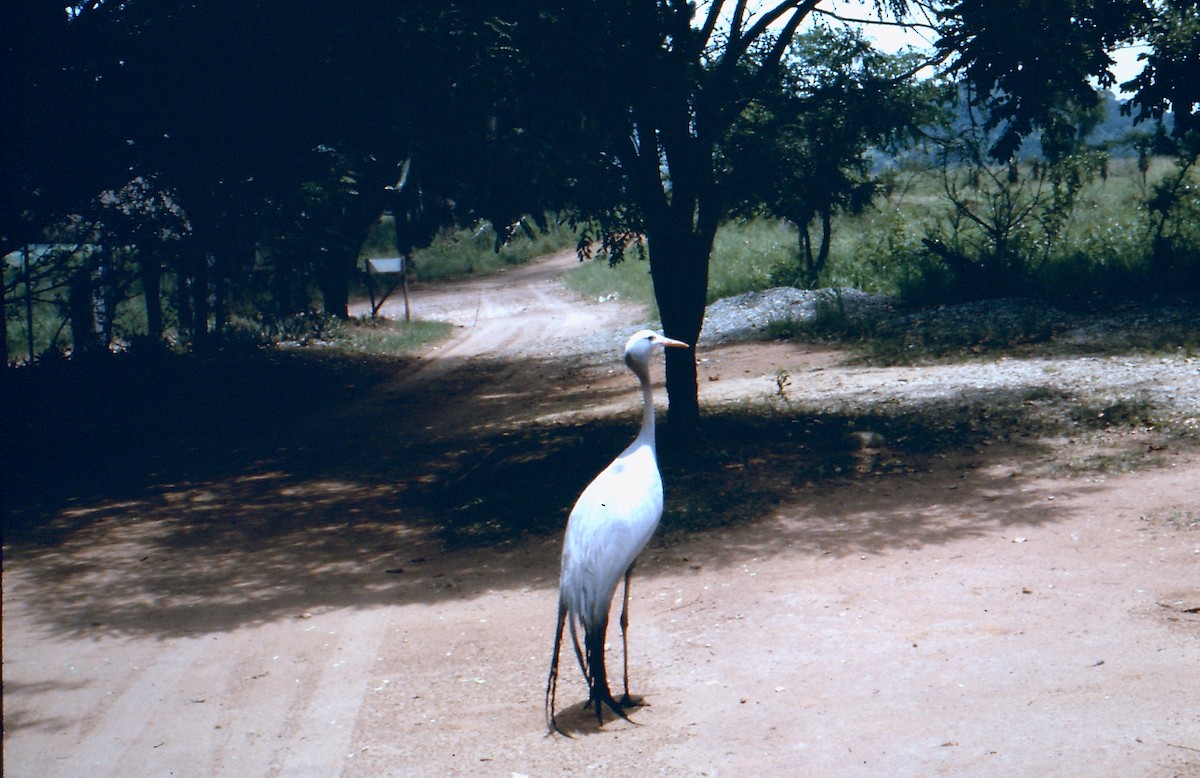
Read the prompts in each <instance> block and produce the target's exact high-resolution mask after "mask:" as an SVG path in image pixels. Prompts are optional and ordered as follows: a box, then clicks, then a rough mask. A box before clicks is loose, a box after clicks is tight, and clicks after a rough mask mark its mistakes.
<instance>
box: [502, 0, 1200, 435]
mask: <svg viewBox="0 0 1200 778" xmlns="http://www.w3.org/2000/svg"><path fill="white" fill-rule="evenodd" d="M846 6H847V4H846V3H834V2H826V1H825V0H776V1H775V2H766V3H751V2H749V0H711V2H707V3H699V4H697V3H693V2H688V0H604V1H603V2H601V1H600V0H595V1H594V2H575V3H569V4H568V3H565V2H559V3H546V2H536V0H529V2H527V3H524V4H514V5H513V6H511V7H510V8H509V9H508V11H507V13H509V14H510V15H511V16H512V17H513V18H516V19H518V22H517V23H516V24H514V25H513V32H512V34H513V37H514V40H515V42H516V47H517V48H518V49H519V50H521V51H523V52H525V54H526V55H527V57H528V58H529V61H530V62H531V63H533V64H531V66H530V67H531V78H530V81H531V82H532V83H533V84H535V88H536V90H537V94H539V95H542V96H543V100H544V101H545V102H547V103H548V102H549V100H548V99H547V98H545V97H544V96H545V95H550V96H552V97H553V98H554V100H555V102H554V109H553V111H551V110H549V109H547V108H545V107H543V108H542V109H540V110H536V109H535V110H530V111H527V114H526V116H525V117H524V119H523V121H524V122H526V123H527V125H529V126H531V127H533V128H535V131H540V129H542V128H543V125H542V124H541V122H542V121H543V120H544V119H546V117H548V116H549V117H551V118H550V119H549V121H548V122H547V123H546V125H545V126H549V127H550V128H551V130H552V131H551V133H550V135H549V136H548V137H555V138H562V137H564V135H563V134H564V133H565V134H566V136H570V134H571V133H572V132H574V133H576V135H575V139H574V140H572V141H568V142H567V143H566V145H567V146H570V147H574V148H580V149H589V150H590V151H589V158H588V159H587V160H586V161H584V162H581V163H580V165H579V169H578V170H577V171H575V174H574V176H573V179H572V180H573V181H575V182H576V183H577V184H579V186H578V192H577V195H578V196H576V197H574V198H573V199H572V202H573V203H574V204H575V205H576V206H577V207H578V208H579V212H580V213H581V215H583V216H584V217H590V218H591V219H592V220H593V222H594V223H595V224H597V225H598V228H599V229H598V234H593V233H587V234H586V235H585V237H586V238H593V237H601V238H603V240H602V244H601V245H602V246H603V250H604V252H605V253H607V254H608V255H609V256H610V258H612V259H615V260H618V261H619V260H620V259H621V258H622V256H623V254H624V252H625V250H626V247H627V246H628V243H629V241H630V240H631V239H632V240H635V241H636V242H637V244H638V245H639V246H644V247H645V248H646V249H648V256H649V263H650V270H651V274H652V277H653V282H654V292H655V296H656V298H657V301H658V306H659V311H660V312H661V315H662V321H663V326H664V329H665V330H666V333H667V334H668V335H669V336H671V337H673V338H676V339H679V340H684V341H686V342H688V343H695V342H696V340H697V339H698V337H699V334H700V330H701V327H702V325H703V320H704V305H705V298H706V291H707V282H708V264H709V255H710V252H711V250H712V245H713V239H714V236H715V234H716V230H717V226H718V224H719V223H720V222H721V220H722V219H723V218H724V217H725V215H726V214H727V211H728V207H729V205H730V203H729V202H728V200H727V199H726V197H725V196H724V194H723V192H722V189H721V187H720V185H719V178H718V175H717V166H718V165H719V164H720V159H721V153H720V152H721V147H722V144H723V143H725V142H727V139H728V137H729V132H730V129H731V128H732V127H734V125H735V123H736V122H737V121H738V119H739V117H740V116H741V115H742V113H743V112H744V110H745V109H746V108H747V106H750V105H753V104H754V101H755V99H756V98H757V97H759V96H761V95H763V94H764V93H766V92H768V91H770V90H771V89H773V88H775V86H776V85H777V84H778V83H779V81H780V78H781V75H782V72H781V63H782V61H783V58H784V55H785V53H786V52H787V50H788V47H789V45H790V43H791V42H792V40H793V39H794V38H795V36H796V35H797V34H798V33H799V32H800V31H802V30H803V29H804V28H805V27H806V25H807V24H809V23H811V22H812V21H813V20H814V19H815V18H817V17H821V18H825V19H832V20H834V21H836V22H837V23H839V24H866V25H870V24H897V23H898V24H906V25H907V24H913V23H914V22H913V21H911V17H908V16H907V14H909V12H910V11H911V12H913V13H915V14H919V17H918V18H919V19H920V26H922V27H924V28H926V29H929V30H937V31H938V33H939V35H940V41H939V48H938V50H937V51H936V53H935V54H934V55H932V56H931V60H930V61H931V63H941V62H948V63H949V70H950V71H951V72H954V73H957V74H959V75H961V76H962V77H964V78H966V79H968V80H970V81H971V82H972V83H973V84H974V85H975V87H976V89H975V91H974V94H976V95H979V96H980V97H981V98H982V99H983V100H984V101H985V102H986V104H987V106H986V107H987V108H988V114H989V116H990V117H992V122H993V123H994V124H995V126H997V127H998V128H999V129H1000V133H999V136H998V137H999V142H998V143H997V145H996V147H995V148H994V150H993V151H994V153H995V155H996V156H998V157H1000V158H1004V157H1007V156H1009V155H1011V154H1012V153H1013V152H1014V151H1015V150H1016V149H1017V148H1018V146H1019V145H1020V143H1021V141H1022V140H1023V139H1024V138H1025V137H1027V136H1029V135H1030V134H1031V133H1032V132H1033V131H1034V130H1035V129H1041V130H1043V137H1050V138H1052V139H1053V137H1054V136H1055V135H1056V134H1064V133H1068V132H1071V131H1072V129H1073V125H1072V124H1071V121H1070V120H1071V118H1072V117H1074V116H1077V115H1079V112H1080V110H1081V109H1086V108H1088V107H1089V106H1090V105H1091V104H1092V103H1093V102H1094V101H1095V99H1096V98H1095V86H1094V85H1093V82H1092V81H1091V80H1090V79H1098V80H1099V81H1098V83H1099V85H1100V86H1101V87H1106V86H1111V85H1112V84H1113V83H1114V78H1113V76H1112V74H1111V72H1110V69H1111V67H1112V65H1113V64H1114V61H1113V59H1112V58H1111V52H1112V51H1113V49H1114V48H1115V47H1117V46H1119V45H1123V44H1125V43H1127V42H1129V41H1132V40H1135V39H1137V38H1139V37H1141V36H1149V37H1150V39H1151V41H1152V42H1154V41H1156V40H1158V41H1164V42H1165V41H1168V40H1170V41H1171V42H1172V45H1173V46H1174V47H1175V48H1176V49H1181V50H1182V54H1181V56H1182V61H1180V57H1179V56H1173V55H1168V54H1166V53H1165V52H1166V50H1167V48H1168V47H1167V46H1166V44H1165V43H1164V44H1163V45H1160V46H1159V47H1158V48H1156V51H1162V52H1164V61H1161V62H1160V61H1157V60H1155V59H1153V58H1152V59H1151V60H1150V63H1151V66H1152V67H1154V66H1155V65H1156V67H1155V69H1154V70H1153V72H1152V73H1151V71H1149V70H1148V73H1151V76H1150V78H1151V81H1152V84H1151V83H1142V82H1139V83H1138V84H1137V86H1138V88H1139V90H1141V91H1140V93H1139V94H1140V96H1142V97H1145V99H1146V100H1148V101H1149V102H1148V104H1147V103H1141V104H1140V107H1141V109H1142V110H1143V111H1145V112H1148V113H1150V114H1153V113H1154V112H1155V111H1161V110H1163V109H1164V108H1166V107H1169V106H1173V107H1174V110H1175V111H1176V112H1177V113H1179V112H1180V111H1183V112H1186V113H1187V114H1188V115H1194V114H1195V111H1196V104H1195V102H1192V100H1193V93H1192V92H1190V91H1188V90H1189V89H1194V87H1192V86H1190V85H1194V84H1195V83H1196V82H1197V79H1190V80H1189V79H1186V78H1180V77H1179V72H1180V69H1179V68H1178V67H1168V66H1167V62H1168V61H1169V62H1171V63H1177V64H1179V65H1181V66H1182V67H1183V70H1184V71H1186V72H1189V73H1190V72H1193V70H1194V69H1195V68H1194V64H1195V63H1194V62H1193V60H1194V57H1193V56H1192V54H1191V53H1189V52H1190V51H1191V49H1190V48H1189V47H1188V45H1186V42H1187V41H1188V40H1191V41H1193V42H1194V37H1193V38H1191V39H1189V38H1187V36H1186V35H1182V36H1181V35H1176V36H1167V35H1164V34H1161V33H1159V32H1157V30H1158V27H1157V26H1156V25H1158V26H1162V25H1170V26H1172V27H1173V28H1176V29H1177V28H1180V27H1181V26H1182V27H1185V28H1187V29H1190V27H1188V25H1189V24H1193V23H1194V22H1188V21H1186V20H1188V19H1191V20H1194V19H1195V14H1196V8H1197V4H1196V3H1195V1H1194V0H1145V1H1143V0H1070V1H1069V2H1059V1H1058V0H1054V1H1053V2H1052V1H1051V0H957V1H956V2H947V3H924V2H922V3H916V2H910V1H909V0H874V1H873V2H862V3H860V4H859V6H860V11H861V15H862V17H863V18H848V17H847V16H846V15H844V14H843V13H841V11H842V9H844V8H845V7H846ZM522 9H524V15H522ZM1177 17H1183V18H1184V20H1185V21H1183V22H1181V21H1179V20H1178V18H1177ZM1173 20H1174V21H1173ZM1181 41H1182V43H1181ZM538 62H540V63H542V65H541V67H540V68H539V67H538V66H537V63H538ZM1152 87H1154V88H1152ZM564 96H569V97H564ZM528 104H529V105H532V106H536V105H537V104H538V98H537V96H536V95H535V96H534V97H531V98H529V103H528ZM1147 105H1148V106H1149V107H1147ZM643 239H644V244H643V243H642V240H643ZM667 390H668V393H669V396H670V418H671V421H672V423H675V422H679V423H680V425H681V426H682V427H684V428H691V427H693V426H694V424H695V422H696V420H697V418H698V412H699V404H698V393H697V383H696V367H695V351H694V349H692V350H687V351H684V350H682V349H679V350H672V352H671V353H668V354H667Z"/></svg>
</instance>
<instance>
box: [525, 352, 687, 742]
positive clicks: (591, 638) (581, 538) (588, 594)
mask: <svg viewBox="0 0 1200 778" xmlns="http://www.w3.org/2000/svg"><path fill="white" fill-rule="evenodd" d="M661 346H668V347H672V348H689V346H688V344H686V343H683V342H681V341H678V340H672V339H671V338H667V337H664V336H663V335H660V334H658V333H657V332H654V331H652V330H642V331H640V332H637V333H635V334H634V335H633V337H631V338H630V339H629V342H628V343H626V344H625V364H626V365H627V366H628V367H629V369H630V370H632V371H633V373H634V375H636V376H637V377H638V381H640V382H641V385H642V403H643V405H642V428H641V431H640V432H639V433H638V436H637V438H636V439H634V441H633V443H631V444H630V445H629V447H628V448H626V449H625V450H624V451H622V452H621V454H620V456H618V457H617V458H616V459H614V460H613V461H612V463H611V464H610V465H609V466H608V467H606V468H604V470H603V471H601V472H600V475H598V476H596V477H595V478H594V479H593V480H592V482H591V483H590V484H588V486H587V488H586V489H584V490H583V494H581V495H579V499H578V500H576V501H575V507H574V508H572V509H571V516H570V518H569V519H568V521H567V534H566V538H565V540H564V541H563V554H562V576H561V579H560V581H559V595H558V629H557V630H556V632H555V635H554V655H553V656H552V657H551V658H550V677H549V679H548V680H547V683H546V723H547V725H548V727H549V729H550V731H552V732H553V731H556V730H557V731H559V732H562V730H561V729H559V727H558V722H557V721H555V718H554V695H555V690H556V688H557V686H558V655H559V649H560V648H561V647H562V638H563V627H564V625H565V624H566V622H567V620H568V619H569V620H570V622H571V642H572V643H573V644H574V646H575V657H576V658H577V659H578V660H579V667H580V669H581V670H583V676H584V678H585V679H586V680H587V684H588V701H587V704H588V705H589V706H591V705H594V706H595V709H596V718H597V719H598V720H599V721H600V723H604V718H603V715H602V705H603V706H607V707H608V708H610V709H611V710H612V711H613V712H614V713H616V714H617V715H618V716H621V717H622V718H628V716H626V715H625V710H624V709H625V708H627V707H633V705H634V704H635V703H634V702H633V700H632V699H631V698H630V696H629V639H628V634H627V630H628V628H629V578H630V576H632V575H633V565H634V561H635V560H636V559H637V556H638V554H640V553H641V552H642V549H643V548H645V547H646V543H647V542H648V541H649V540H650V536H651V535H653V534H654V530H655V528H656V527H657V526H658V520H659V518H660V517H661V516H662V509H663V487H662V476H660V475H659V472H658V458H657V455H656V453H655V447H654V394H653V392H652V391H651V388H650V357H651V356H652V355H653V354H654V352H655V350H656V349H657V348H658V347H661ZM622 576H624V578H625V597H624V604H623V605H622V606H621V621H620V623H621V643H622V647H623V648H624V652H625V693H624V695H623V696H622V697H621V699H620V701H618V700H615V699H613V696H612V692H611V691H609V688H608V675H607V673H606V671H605V669H604V637H605V633H607V631H608V614H609V609H610V608H611V607H612V598H613V595H614V594H615V593H616V590H617V584H618V583H619V582H620V580H621V577H622ZM577 626H582V627H583V646H582V647H580V645H579V633H578V631H577ZM564 734H565V733H564Z"/></svg>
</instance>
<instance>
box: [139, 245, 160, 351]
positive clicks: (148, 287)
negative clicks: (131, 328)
mask: <svg viewBox="0 0 1200 778" xmlns="http://www.w3.org/2000/svg"><path fill="white" fill-rule="evenodd" d="M139 258H140V260H141V269H142V299H143V300H145V302H146V335H148V336H149V337H150V338H152V339H153V340H162V336H163V310H162V265H161V264H159V261H158V254H157V252H155V251H150V250H145V249H143V250H141V251H140V252H139Z"/></svg>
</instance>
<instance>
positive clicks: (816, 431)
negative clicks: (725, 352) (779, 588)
mask: <svg viewBox="0 0 1200 778" xmlns="http://www.w3.org/2000/svg"><path fill="white" fill-rule="evenodd" d="M178 360H179V361H173V360H171V361H168V362H167V363H165V364H156V365H153V366H149V367H148V366H146V365H139V364H134V363H125V362H122V361H120V360H117V361H114V362H113V363H112V364H110V365H107V366H102V367H99V368H89V369H87V370H84V371H76V370H75V369H74V368H72V367H70V366H64V367H60V368H58V369H56V370H53V371H43V372H40V373H32V372H31V373H29V374H25V375H18V376H13V375H10V376H8V377H6V379H5V382H6V386H5V389H6V395H5V396H6V397H14V398H17V399H18V400H19V401H20V404H19V405H17V406H16V407H20V408H21V409H22V412H21V414H20V415H21V420H22V421H21V423H19V424H16V425H12V426H10V430H9V432H10V433H11V434H8V435H6V440H7V441H9V443H8V444H6V445H7V446H8V448H7V450H6V460H7V462H6V468H5V473H6V475H5V480H6V484H5V488H6V491H7V492H9V494H10V498H9V499H8V500H7V502H8V504H7V506H6V511H5V517H4V557H5V568H6V576H5V588H6V593H7V592H9V591H20V592H21V596H22V597H23V598H25V599H26V600H32V601H35V602H37V607H38V614H37V618H38V619H39V620H40V621H41V623H42V625H43V626H44V627H45V628H47V629H50V630H54V631H57V632H62V633H68V634H75V635H102V634H111V635H151V636H162V637H165V636H172V635H185V634H194V633H198V632H211V631H224V630H233V629H236V628H239V627H242V626H245V625H248V624H254V623H261V622H265V621H270V620H275V619H281V618H304V617H305V616H306V615H308V614H312V613H314V612H319V611H320V610H327V609H331V608H341V607H381V606H387V605H393V604H397V603H405V602H423V603H436V602H439V601H442V600H444V599H447V598H469V597H472V596H475V595H477V594H479V593H481V592H483V591H486V590H489V589H497V588H521V587H547V588H548V587H552V586H553V585H554V582H555V580H556V578H557V563H558V562H557V559H558V551H559V549H558V542H559V538H560V533H561V530H562V528H563V526H564V525H565V523H566V518H567V512H568V510H569V508H570V505H571V504H572V502H573V501H574V499H575V496H576V495H577V494H578V493H579V491H580V490H581V489H582V488H583V486H584V485H585V484H586V483H587V482H588V480H590V478H591V477H592V476H593V475H594V474H595V473H596V472H597V471H598V470H599V469H600V468H602V467H603V466H604V464H605V463H607V461H608V460H609V459H611V458H612V457H613V456H614V455H615V454H616V453H618V452H619V451H620V450H621V449H622V448H623V447H624V446H625V445H626V444H627V443H628V441H629V440H630V439H631V438H632V437H633V434H634V427H635V425H636V412H630V413H620V414H617V416H614V417H604V418H600V419H594V420H583V421H563V420H561V417H559V416H555V415H554V414H555V413H557V412H558V411H561V410H562V409H565V408H581V407H586V406H588V405H589V404H593V405H594V404H603V403H607V402H610V401H618V400H622V399H627V398H628V397H629V395H630V394H632V390H631V388H630V387H629V386H628V385H627V383H626V382H608V383H605V382H603V381H595V382H590V383H589V381H588V380H582V381H580V380H575V379H578V378H579V375H573V373H574V372H576V371H583V372H586V371H587V369H588V368H587V366H576V367H571V366H565V367H564V366H563V365H562V364H559V363H555V362H551V361H545V362H541V363H530V362H528V361H526V362H523V363H522V364H521V365H520V366H519V369H520V370H521V371H523V372H522V375H527V376H531V377H539V378H538V383H539V386H540V388H541V390H540V391H539V392H538V393H536V394H532V393H513V392H511V391H509V392H497V391H495V387H496V386H497V384H498V381H497V380H496V378H497V377H498V376H510V375H511V374H512V373H513V371H514V370H517V369H518V367H517V366H515V365H513V364H512V363H509V362H506V361H504V360H491V361H488V360H483V361H480V360H471V361H470V362H462V363H459V364H454V365H451V366H450V369H449V370H446V371H443V372H441V373H440V374H439V377H438V379H437V380H436V382H434V383H432V384H431V383H428V382H426V383H424V384H420V385H418V386H417V387H416V388H415V389H414V390H413V391H411V392H405V391H400V390H398V389H397V388H396V387H397V386H400V385H407V384H404V383H399V384H398V383H397V380H398V377H403V375H404V373H405V371H406V370H408V369H409V367H408V366H406V365H405V364H402V363H397V362H387V361H381V360H373V359H360V358H354V359H339V358H335V357H331V356H325V357H322V358H319V359H313V358H310V357H306V356H300V355H279V354H267V355H263V354H254V355H249V356H245V355H243V356H241V357H236V358H235V357H225V358H222V359H219V360H215V361H214V360H207V361H198V360H195V359H193V358H183V357H181V358H178ZM531 380H533V379H531ZM81 381H82V383H81ZM88 381H90V382H91V383H88ZM1027 391H1028V392H1037V395H1036V396H1037V398H1039V400H1044V399H1045V396H1046V395H1045V390H1044V389H1039V388H1030V389H1029V390H1024V389H1021V390H1013V392H1012V393H1011V396H998V395H997V393H996V391H995V390H988V391H987V392H986V395H984V394H980V395H978V396H976V395H973V394H972V393H971V392H970V391H966V392H964V393H963V394H961V395H958V396H956V397H955V398H953V399H951V400H943V401H938V402H929V403H925V404H923V405H912V406H907V407H905V408H902V409H898V410H897V409H892V410H891V411H890V412H889V413H887V414H843V415H828V414H816V413H810V412H805V411H804V410H803V409H800V410H793V411H789V413H787V414H783V413H780V412H778V411H769V410H768V411H765V412H764V411H762V410H759V411H739V412H724V413H720V414H717V415H713V416H710V417H709V418H708V419H706V421H705V424H704V427H703V429H702V431H701V435H700V439H699V441H698V442H693V443H692V444H689V445H688V446H686V447H685V446H680V445H678V444H673V443H672V442H671V441H670V440H668V441H666V442H665V444H664V446H663V449H662V452H661V458H662V461H663V471H664V480H665V482H666V484H667V503H668V508H667V513H666V515H665V516H664V519H663V526H662V530H661V532H660V536H659V539H658V540H657V541H656V544H657V546H658V547H660V548H662V547H671V546H672V545H681V544H684V543H686V544H688V545H689V547H690V548H689V554H691V555H693V556H694V555H697V554H698V555H701V556H702V557H703V559H702V560H700V561H703V562H704V563H705V564H707V565H722V564H733V563H735V562H736V561H738V560H741V559H744V558H746V556H748V555H749V556H759V557H762V556H769V555H773V554H779V553H788V554H810V553H821V554H835V555H848V554H854V553H861V552H863V551H882V550H886V549H889V548H913V547H921V546H925V545H935V544H940V543H945V542H948V541H950V540H953V539H956V538H961V537H969V536H973V535H979V534H984V533H989V532H996V531H998V530H1002V529H1003V528H1004V527H1005V526H1006V525H1008V524H1011V523H1023V524H1028V523H1030V522H1031V521H1032V522H1052V521H1055V520H1059V519H1061V518H1064V517H1065V514H1064V513H1063V511H1062V510H1061V509H1060V510H1058V511H1056V512H1051V511H1050V510H1048V509H1045V508H1044V506H1043V507H1036V506H1034V504H1033V501H1034V500H1037V499H1041V498H1036V497H1034V496H1032V495H1031V494H1029V493H1027V491H1026V490H1025V489H1024V488H1023V487H1024V486H1026V485H1027V483H1028V476H1024V475H1022V474H1021V473H1020V472H1012V471H1011V470H1010V471H1004V470H1002V469H997V468H991V467H989V465H990V464H992V463H994V462H996V461H998V459H1000V458H1001V457H1002V452H1003V451H1005V450H1009V451H1011V447H1012V446H1016V445H1019V446H1020V447H1021V450H1022V452H1023V456H1025V457H1031V456H1033V457H1036V456H1038V455H1039V454H1040V453H1044V452H1040V449H1041V447H1042V446H1043V444H1042V443H1041V442H1040V441H1041V440H1042V439H1043V438H1044V437H1046V436H1048V435H1052V434H1053V433H1054V432H1055V430H1054V424H1055V423H1056V422H1054V421H1053V417H1054V414H1046V413H1043V412H1038V413H1036V414H1034V415H1032V416H1031V415H1030V414H1031V413H1033V411H1031V410H1030V409H1031V408H1033V407H1034V406H1033V405H1031V403H1030V401H1029V399H1028V397H1027V396H1026V393H1027ZM631 407H633V406H631ZM1043 410H1044V409H1043ZM547 418H550V419H559V420H556V421H545V419H547ZM442 419H448V420H453V421H452V422H449V423H447V424H441V423H439V422H440V421H441V420H442ZM1097 423H1099V422H1097ZM1105 423H1108V424H1111V423H1112V420H1111V419H1108V420H1106V422H1105ZM1018 431H1019V432H1018ZM864 433H872V434H874V435H877V436H878V440H882V441H884V442H886V445H883V446H879V445H873V443H874V441H875V440H876V438H871V437H869V436H868V437H866V438H864V437H863V434H864ZM997 442H999V444H998V445H992V444H996V443H997ZM864 443H865V444H866V445H864ZM993 470H994V471H995V472H993ZM967 472H970V473H971V474H972V476H971V477H970V478H969V479H967V478H962V476H963V475H964V474H965V473H967ZM17 474H19V475H17ZM929 478H938V479H941V483H942V486H943V487H944V489H942V491H939V493H938V494H937V496H936V498H935V497H934V496H932V495H931V492H930V490H929V489H927V488H924V487H923V486H921V485H920V482H921V481H922V479H929ZM959 481H961V485H960V484H959V483H958V482H959ZM10 488H11V489H10ZM1075 488H1082V487H1075ZM815 495H819V496H821V497H822V498H823V499H820V500H816V499H814V496H815ZM934 499H936V500H937V501H938V504H939V505H940V506H941V508H942V509H941V510H938V511H930V510H928V508H929V506H930V503H931V501H933V500H934ZM814 506H819V507H814ZM783 511H786V512H787V514H788V515H789V517H791V518H790V519H789V520H788V521H786V522H785V521H781V520H780V519H779V516H780V515H781V512H783ZM660 564H667V563H666V562H655V561H653V560H648V561H646V562H645V563H644V564H643V565H642V566H641V567H640V569H641V570H642V571H643V572H644V573H648V574H650V575H653V574H654V571H655V569H656V567H657V566H658V565H660Z"/></svg>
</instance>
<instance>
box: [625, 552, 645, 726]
mask: <svg viewBox="0 0 1200 778" xmlns="http://www.w3.org/2000/svg"><path fill="white" fill-rule="evenodd" d="M635 564H636V563H635ZM632 577H633V565H630V566H629V569H628V570H626V571H625V598H624V601H623V602H622V604H621V655H622V658H623V659H624V660H625V693H624V694H623V695H621V702H620V705H621V707H622V708H636V707H639V706H640V705H641V704H642V701H641V700H640V699H635V698H633V697H630V696H629V579H630V578H632Z"/></svg>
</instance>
